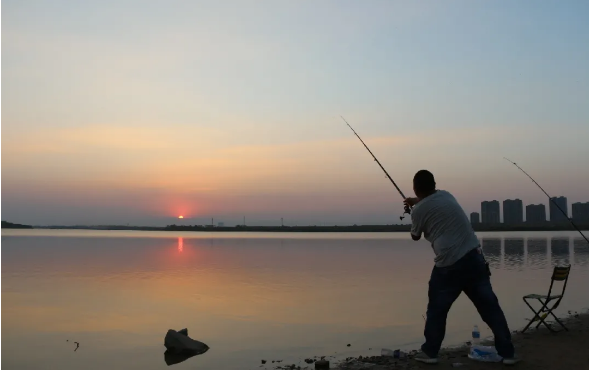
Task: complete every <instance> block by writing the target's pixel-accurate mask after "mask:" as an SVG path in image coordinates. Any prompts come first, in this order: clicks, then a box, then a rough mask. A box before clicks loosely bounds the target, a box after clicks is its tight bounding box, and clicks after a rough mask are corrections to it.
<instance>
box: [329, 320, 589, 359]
mask: <svg viewBox="0 0 589 370" xmlns="http://www.w3.org/2000/svg"><path fill="white" fill-rule="evenodd" d="M565 325H566V326H567V327H568V329H569V331H568V332H567V331H564V330H563V331H561V332H558V333H551V332H550V331H548V330H547V329H546V328H544V326H541V328H540V329H538V330H536V329H533V327H534V325H532V329H528V331H526V333H524V334H521V333H519V332H516V333H514V334H513V343H514V345H515V352H516V354H517V355H518V356H519V357H521V359H522V360H521V361H520V362H519V363H518V364H516V365H515V366H510V367H508V368H514V369H520V370H541V369H546V370H561V369H579V370H580V369H589V313H583V314H575V313H573V314H572V315H571V316H570V317H568V318H567V319H566V321H565ZM553 327H554V328H557V326H556V325H553ZM467 354H468V348H467V347H463V348H458V349H451V350H443V351H442V352H441V353H440V356H439V358H440V362H439V363H438V364H437V365H428V364H422V363H418V362H416V361H415V360H412V359H407V360H394V359H391V358H390V357H381V356H375V357H371V358H362V359H360V360H358V359H350V360H349V361H348V362H347V364H344V363H341V364H339V367H338V364H333V365H332V366H331V367H332V368H337V369H342V370H343V369H350V370H354V369H357V370H360V369H362V370H364V369H369V370H389V369H408V370H414V369H450V368H454V367H455V366H456V363H460V364H461V365H458V367H459V368H462V369H465V370H467V369H472V370H479V369H497V368H503V367H504V366H505V365H503V364H501V363H483V362H478V361H473V360H471V359H469V358H468V357H467ZM453 365H454V366H453Z"/></svg>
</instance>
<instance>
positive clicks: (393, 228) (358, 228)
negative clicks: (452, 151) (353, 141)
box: [32, 223, 589, 233]
mask: <svg viewBox="0 0 589 370" xmlns="http://www.w3.org/2000/svg"><path fill="white" fill-rule="evenodd" d="M577 226H579V228H580V229H581V230H583V231H588V230H589V224H579V225H577ZM32 228H34V229H56V230H129V231H182V232H196V233H198V232H290V233H292V232H295V233H296V232H306V233H322V232H332V233H333V232H338V233H340V232H343V233H367V232H368V233H370V232H374V233H382V232H393V233H394V232H409V231H410V230H411V225H407V224H401V225H352V226H335V225H334V226H311V225H307V226H242V225H239V226H211V225H186V226H185V225H168V226H165V227H157V226H128V225H96V226H93V225H75V226H33V227H32ZM473 229H474V231H475V232H508V231H521V232H526V231H528V232H529V231H577V230H576V229H575V228H574V227H573V226H572V225H571V224H569V223H564V224H563V223H560V224H550V223H548V224H536V225H526V224H522V225H504V224H495V225H485V224H475V225H473Z"/></svg>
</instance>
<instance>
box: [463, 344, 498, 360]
mask: <svg viewBox="0 0 589 370" xmlns="http://www.w3.org/2000/svg"><path fill="white" fill-rule="evenodd" d="M468 358H470V359H471V360H475V361H482V362H501V360H503V358H502V357H501V356H499V354H498V353H497V350H496V349H495V347H491V346H471V347H470V353H469V354H468Z"/></svg>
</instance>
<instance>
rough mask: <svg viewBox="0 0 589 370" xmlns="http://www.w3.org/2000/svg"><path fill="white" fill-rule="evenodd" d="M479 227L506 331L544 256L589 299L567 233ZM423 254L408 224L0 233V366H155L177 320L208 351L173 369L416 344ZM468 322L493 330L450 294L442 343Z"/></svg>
mask: <svg viewBox="0 0 589 370" xmlns="http://www.w3.org/2000/svg"><path fill="white" fill-rule="evenodd" d="M478 235H479V238H480V239H481V241H482V244H483V248H484V251H485V254H486V256H487V259H488V260H489V262H490V264H491V267H492V272H493V276H492V282H493V285H494V288H495V291H496V293H497V295H498V297H499V301H500V303H501V305H502V307H503V309H504V311H505V313H506V316H507V319H508V322H509V325H510V327H511V329H512V330H515V329H519V328H521V327H523V326H524V325H525V323H526V321H525V318H529V317H531V315H530V313H531V311H529V309H528V308H527V307H526V306H525V305H524V303H523V301H522V299H521V297H522V296H523V295H525V294H528V293H541V294H546V291H547V289H548V286H549V283H550V274H551V271H552V267H553V266H554V265H555V264H563V263H571V264H572V265H573V267H572V272H571V276H570V279H569V286H568V287H567V292H566V294H565V298H564V299H563V302H562V303H561V308H559V311H560V313H561V314H566V312H567V311H568V310H573V311H575V310H577V311H580V310H582V309H585V308H587V307H589V294H588V290H587V286H586V285H587V281H588V278H589V246H588V245H587V244H586V242H584V241H582V239H580V236H579V235H578V234H576V233H574V232H558V233H554V232H551V233H549V232H546V233H544V232H527V233H524V232H521V233H520V232H512V233H479V234H478ZM433 257H434V256H433V252H432V250H431V247H430V246H429V244H428V243H427V242H426V241H419V242H413V241H412V240H410V238H409V235H408V234H406V233H366V234H364V233H362V234H359V233H329V234H328V233H318V234H307V233H292V234H287V233H170V232H128V231H73V230H67V231H59V230H26V231H25V230H2V366H6V368H7V369H60V370H69V369H89V370H91V369H101V370H102V369H141V370H149V369H163V368H166V367H167V365H166V363H165V362H164V351H165V348H164V346H163V341H164V336H165V334H166V331H167V330H168V329H176V330H179V329H182V328H185V327H186V328H188V332H189V335H190V336H191V337H192V338H194V339H197V340H200V341H203V342H205V343H207V344H208V345H209V346H210V347H211V349H210V350H209V351H208V352H207V353H205V354H204V355H201V356H196V357H193V358H190V359H188V360H186V361H185V362H182V363H180V364H177V365H173V366H174V367H175V368H177V369H258V368H259V365H260V360H261V359H266V360H268V364H267V366H266V367H267V368H268V369H273V368H274V366H273V365H275V364H272V363H271V361H272V360H283V361H284V362H283V363H296V364H298V363H299V362H300V363H301V365H305V363H304V362H302V360H303V359H305V358H307V357H313V356H319V355H328V356H329V355H333V356H336V359H337V358H342V357H347V356H352V355H354V356H356V355H370V354H372V355H374V354H379V353H380V349H381V348H383V347H384V348H391V349H396V348H403V349H411V348H417V347H418V346H419V345H421V343H422V340H423V335H422V332H423V325H424V319H423V317H422V315H423V314H424V313H425V310H426V304H427V283H428V279H429V274H430V272H431V268H432V266H433ZM474 324H479V327H480V328H481V331H482V335H483V336H488V335H491V332H490V330H489V329H488V328H487V326H486V325H485V324H484V323H482V321H481V320H480V318H479V317H478V314H477V312H476V310H475V308H474V307H473V305H472V304H471V303H470V301H469V300H468V299H467V298H466V297H465V296H464V295H461V296H460V298H459V299H458V300H457V301H456V303H455V304H454V306H453V307H452V310H451V311H450V314H449V317H448V331H447V335H446V341H445V345H452V344H460V343H461V342H463V341H465V340H468V339H469V336H470V331H471V329H472V326H473V325H474ZM67 340H69V342H67ZM73 341H77V342H79V343H80V348H79V349H78V350H77V351H76V352H74V348H75V345H74V344H73V343H72V342H73ZM348 343H349V344H351V347H347V344H348ZM369 348H372V350H370V349H369Z"/></svg>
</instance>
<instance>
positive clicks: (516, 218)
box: [503, 199, 524, 225]
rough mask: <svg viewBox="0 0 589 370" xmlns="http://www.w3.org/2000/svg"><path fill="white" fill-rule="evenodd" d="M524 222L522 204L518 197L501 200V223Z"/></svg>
mask: <svg viewBox="0 0 589 370" xmlns="http://www.w3.org/2000/svg"><path fill="white" fill-rule="evenodd" d="M523 222H524V204H523V203H522V201H521V200H520V199H514V200H512V199H506V200H504V201H503V223H504V224H508V225H513V224H521V223H523Z"/></svg>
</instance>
